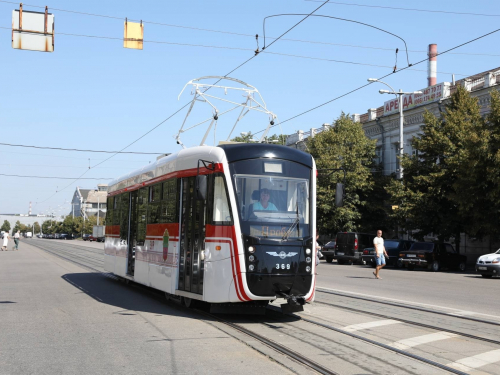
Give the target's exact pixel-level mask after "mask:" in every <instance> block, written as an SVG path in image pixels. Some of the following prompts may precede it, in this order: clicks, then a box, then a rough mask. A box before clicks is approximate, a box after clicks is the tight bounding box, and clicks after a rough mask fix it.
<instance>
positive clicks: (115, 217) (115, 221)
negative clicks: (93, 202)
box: [113, 195, 121, 225]
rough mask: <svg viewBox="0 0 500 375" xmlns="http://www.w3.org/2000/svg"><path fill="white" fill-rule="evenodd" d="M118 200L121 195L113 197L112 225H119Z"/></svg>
mask: <svg viewBox="0 0 500 375" xmlns="http://www.w3.org/2000/svg"><path fill="white" fill-rule="evenodd" d="M120 198H121V195H117V196H115V197H114V202H113V225H120Z"/></svg>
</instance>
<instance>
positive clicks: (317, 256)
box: [316, 232, 323, 265]
mask: <svg viewBox="0 0 500 375" xmlns="http://www.w3.org/2000/svg"><path fill="white" fill-rule="evenodd" d="M316 233H317V232H316ZM318 238H319V234H316V265H318V264H319V259H320V258H323V254H322V253H321V246H319V243H318Z"/></svg>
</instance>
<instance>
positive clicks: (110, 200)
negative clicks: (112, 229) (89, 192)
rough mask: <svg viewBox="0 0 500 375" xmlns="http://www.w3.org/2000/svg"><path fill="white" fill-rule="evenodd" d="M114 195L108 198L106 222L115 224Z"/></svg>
mask: <svg viewBox="0 0 500 375" xmlns="http://www.w3.org/2000/svg"><path fill="white" fill-rule="evenodd" d="M113 199H114V198H113V197H108V199H107V204H106V207H107V211H106V224H107V225H112V224H113Z"/></svg>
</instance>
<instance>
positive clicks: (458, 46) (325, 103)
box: [254, 29, 500, 135]
mask: <svg viewBox="0 0 500 375" xmlns="http://www.w3.org/2000/svg"><path fill="white" fill-rule="evenodd" d="M498 31H500V29H496V30H493V31H490V32H489V33H486V34H483V35H481V36H479V37H477V38H474V39H471V40H469V41H467V42H464V43H461V44H459V45H457V46H455V47H452V48H449V49H447V50H445V51H443V52H440V53H438V54H436V56H439V55H444V54H446V53H448V52H449V51H453V50H455V49H457V48H460V47H462V46H465V45H467V44H470V43H473V42H475V41H477V40H479V39H482V38H485V37H487V36H489V35H492V34H494V33H497V32H498ZM426 61H428V58H426V59H423V60H420V61H418V62H416V63H415V64H413V66H415V65H419V64H422V63H423V62H426ZM407 69H409V67H404V68H401V69H398V70H396V71H395V72H391V73H389V74H386V75H384V76H382V77H380V78H378V80H382V79H384V78H386V77H389V76H391V75H393V74H397V73H400V72H402V71H404V70H407ZM373 83H374V82H368V83H365V84H364V85H362V86H359V87H357V88H355V89H352V90H350V91H348V92H346V93H344V94H342V95H339V96H337V97H335V98H333V99H331V100H328V101H327V102H324V103H322V104H320V105H317V106H316V107H313V108H310V109H308V110H307V111H304V112H301V113H299V114H297V115H295V116H292V117H290V118H288V119H286V120H283V121H281V124H284V123H285V122H288V121H291V120H293V119H296V118H297V117H300V116H303V115H305V114H306V113H309V112H312V111H314V110H316V109H318V108H321V107H323V106H325V105H327V104H330V103H332V102H334V101H336V100H338V99H340V98H343V97H345V96H347V95H350V94H352V93H353V92H356V91H359V90H361V89H363V88H365V87H367V86H369V85H371V84H373ZM275 126H276V125H273V126H271V128H272V127H275ZM263 131H265V129H263V130H260V131H258V132H256V133H254V135H255V134H259V133H262V132H263Z"/></svg>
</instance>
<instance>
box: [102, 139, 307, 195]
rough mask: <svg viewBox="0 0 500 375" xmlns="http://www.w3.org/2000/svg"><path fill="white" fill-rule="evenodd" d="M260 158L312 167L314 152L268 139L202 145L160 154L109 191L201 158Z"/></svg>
mask: <svg viewBox="0 0 500 375" xmlns="http://www.w3.org/2000/svg"><path fill="white" fill-rule="evenodd" d="M257 158H272V159H285V160H291V161H294V162H297V163H300V164H303V165H306V166H308V167H310V168H312V165H313V160H312V156H311V155H310V154H308V153H306V152H303V151H300V150H296V149H294V148H291V147H286V146H281V145H273V144H266V143H238V144H224V145H219V146H217V147H214V146H198V147H191V148H187V149H184V150H180V151H178V152H176V153H173V154H170V155H168V156H165V157H163V158H160V159H158V160H156V161H154V162H152V163H150V164H148V165H145V166H143V167H141V168H139V169H136V170H135V171H132V172H130V173H127V174H125V175H123V176H121V177H118V178H117V179H115V180H113V181H111V182H110V183H109V189H108V193H113V192H114V191H117V190H120V189H123V188H126V187H130V186H133V185H135V184H138V183H142V182H145V181H148V180H151V179H153V178H155V177H158V176H161V175H165V174H168V173H171V172H175V171H181V170H185V169H191V168H196V167H197V165H198V160H199V159H204V160H210V161H214V162H216V163H221V162H224V161H226V160H227V161H228V162H229V163H230V162H234V161H238V160H248V159H257Z"/></svg>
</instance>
